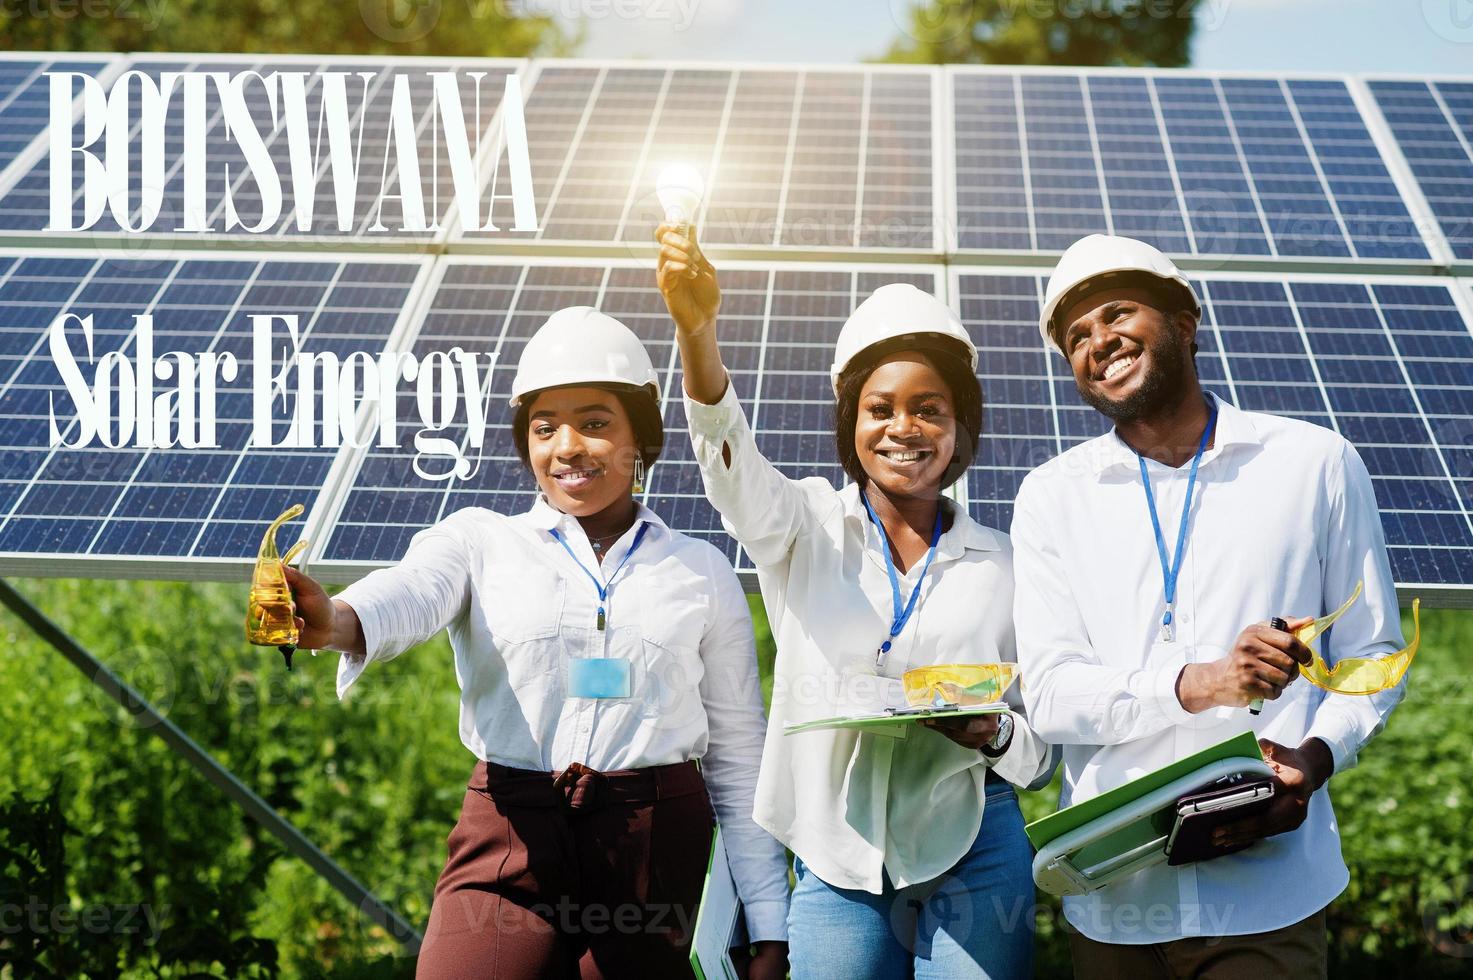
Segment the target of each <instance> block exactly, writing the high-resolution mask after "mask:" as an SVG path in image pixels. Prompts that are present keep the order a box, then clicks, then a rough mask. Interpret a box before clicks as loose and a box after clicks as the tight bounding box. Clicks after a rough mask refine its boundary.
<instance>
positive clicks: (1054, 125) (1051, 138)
mask: <svg viewBox="0 0 1473 980" xmlns="http://www.w3.org/2000/svg"><path fill="white" fill-rule="evenodd" d="M948 71H949V73H950V78H951V85H952V129H953V133H954V135H953V139H954V145H955V171H956V192H955V193H956V214H957V240H956V243H957V246H958V247H959V248H961V249H985V250H988V251H1028V252H1058V251H1061V250H1063V249H1064V248H1067V247H1068V245H1069V244H1070V243H1071V242H1073V241H1074V240H1076V239H1077V238H1080V237H1081V236H1083V235H1088V234H1092V233H1101V234H1119V235H1128V236H1130V237H1133V238H1140V239H1144V240H1146V241H1149V242H1152V243H1153V244H1155V245H1157V246H1158V247H1160V248H1161V249H1163V250H1164V251H1167V252H1171V253H1176V254H1185V255H1202V256H1274V257H1281V258H1290V257H1299V258H1318V259H1381V260H1407V261H1426V260H1428V259H1429V258H1430V256H1429V253H1428V250H1427V247H1426V245H1425V243H1424V242H1423V240H1422V237H1421V235H1420V234H1419V233H1418V231H1417V228H1416V225H1415V224H1414V222H1413V220H1412V218H1411V215H1410V213H1409V211H1408V208H1407V205H1406V203H1405V202H1404V201H1403V199H1402V195H1401V193H1400V191H1399V190H1398V188H1397V186H1396V183H1395V181H1394V180H1393V178H1392V176H1391V174H1390V172H1389V170H1388V168H1387V167H1386V165H1385V163H1384V162H1383V160H1382V159H1381V154H1380V152H1379V150H1378V149H1377V147H1376V144H1375V141H1374V139H1373V138H1372V136H1371V133H1370V130H1369V129H1368V128H1367V126H1366V124H1365V122H1364V120H1363V119H1362V117H1361V114H1360V112H1359V110H1358V109H1357V107H1356V105H1355V102H1354V100H1353V98H1352V96H1351V93H1350V91H1349V89H1348V88H1347V86H1346V84H1345V83H1344V82H1343V81H1341V80H1338V79H1293V78H1277V77H1247V76H1217V75H1203V74H1198V73H1189V72H1141V71H1128V72H1127V71H1119V72H1111V71H1086V72H1077V71H1050V70H1041V69H1039V70H1023V71H1019V70H1012V69H1009V70H1001V69H980V68H979V69H967V68H952V69H949V70H948Z"/></svg>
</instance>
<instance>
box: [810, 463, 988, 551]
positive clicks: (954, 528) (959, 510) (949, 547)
mask: <svg viewBox="0 0 1473 980" xmlns="http://www.w3.org/2000/svg"><path fill="white" fill-rule="evenodd" d="M839 499H840V500H841V501H842V502H843V505H844V519H845V520H846V521H850V522H853V525H854V530H855V533H857V534H858V535H859V536H860V538H861V539H862V540H863V541H864V542H865V544H866V547H865V549H864V550H865V553H866V554H869V555H871V557H874V558H875V560H876V561H879V562H880V563H881V564H882V565H883V564H884V556H883V555H879V554H878V549H879V547H880V535H879V532H878V531H877V530H875V529H874V525H873V524H872V523H870V519H869V514H868V513H867V512H866V511H865V509H864V501H862V500H860V499H859V485H858V484H857V483H850V484H848V485H846V486H845V487H844V489H843V490H840V491H839ZM942 506H943V507H947V508H949V509H950V511H951V515H952V518H951V527H950V528H948V529H947V530H945V531H943V532H942V533H941V540H940V541H938V542H937V543H936V558H935V561H938V562H939V561H951V560H954V559H957V558H961V557H962V555H963V554H965V553H966V552H967V551H1000V550H1001V549H1002V541H1001V535H1000V534H999V533H998V532H997V531H994V530H992V529H991V528H989V527H985V526H983V525H981V524H978V523H977V522H976V521H974V520H972V516H971V515H970V514H968V513H967V511H966V508H964V507H958V506H957V505H956V502H955V501H953V500H951V499H950V498H946V497H943V498H942ZM871 535H873V540H871Z"/></svg>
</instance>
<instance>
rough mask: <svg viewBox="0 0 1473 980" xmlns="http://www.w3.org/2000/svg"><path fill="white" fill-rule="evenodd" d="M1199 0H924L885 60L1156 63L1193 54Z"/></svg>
mask: <svg viewBox="0 0 1473 980" xmlns="http://www.w3.org/2000/svg"><path fill="white" fill-rule="evenodd" d="M1198 5H1199V4H1198V2H1197V0H919V2H912V4H911V5H910V7H909V8H908V9H907V10H906V11H905V15H906V16H905V23H904V25H903V26H902V28H901V37H899V38H898V39H897V40H896V41H895V42H894V43H893V44H892V45H891V46H890V50H889V52H888V53H887V54H886V55H885V56H884V57H883V58H882V59H880V60H882V61H898V62H906V63H912V64H935V65H941V64H988V65H1126V66H1137V67H1138V66H1145V65H1153V66H1157V67H1162V68H1177V67H1181V66H1182V65H1185V64H1187V62H1188V61H1189V60H1190V58H1191V40H1192V28H1193V26H1194V20H1193V14H1194V12H1195V10H1196V8H1197V6H1198Z"/></svg>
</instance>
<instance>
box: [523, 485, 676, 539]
mask: <svg viewBox="0 0 1473 980" xmlns="http://www.w3.org/2000/svg"><path fill="white" fill-rule="evenodd" d="M634 507H635V511H634V523H635V524H636V525H638V524H640V523H641V522H643V523H647V524H653V525H654V526H655V527H656V529H658V530H661V531H664V532H666V533H667V534H668V533H669V531H670V527H669V525H667V524H666V523H665V522H664V521H662V520H661V519H660V515H659V514H656V513H655V512H654V511H652V510H650V509H649V508H648V507H646V506H645V505H644V504H643V503H642V502H641V501H638V500H636V501H635V502H634ZM527 520H528V521H529V522H530V523H531V525H532V526H533V527H535V528H537V529H538V530H539V531H551V530H552V529H553V528H557V529H558V530H559V531H561V532H563V533H564V534H567V533H568V532H570V531H572V530H573V529H574V528H575V527H576V526H577V524H578V519H577V518H576V517H573V516H571V515H569V514H564V513H563V512H562V511H560V510H558V509H557V508H556V507H554V506H553V505H552V504H551V503H549V502H548V500H547V495H546V494H544V493H540V492H539V493H538V494H537V499H536V500H534V501H533V502H532V507H531V509H529V510H528V511H527Z"/></svg>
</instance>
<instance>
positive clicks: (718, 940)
mask: <svg viewBox="0 0 1473 980" xmlns="http://www.w3.org/2000/svg"><path fill="white" fill-rule="evenodd" d="M741 913H742V902H741V898H740V897H739V896H738V895H737V890H736V882H735V880H733V879H732V876H731V866H730V865H729V864H728V863H727V858H726V843H725V841H723V840H722V838H721V828H720V827H719V826H718V827H717V828H716V833H715V834H713V835H712V837H711V854H710V856H709V857H708V858H707V859H706V886H705V888H704V890H703V891H702V892H701V904H700V906H699V908H698V909H697V911H696V924H695V929H694V930H692V933H691V944H690V967H691V971H692V972H693V973H694V974H695V976H696V980H740V978H739V976H738V971H737V968H736V964H735V963H734V962H733V960H732V958H731V951H732V949H733V947H736V946H739V945H741V946H744V945H746V943H745V942H744V941H743V938H742V937H744V936H745V929H744V928H743V922H742V915H741Z"/></svg>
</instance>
